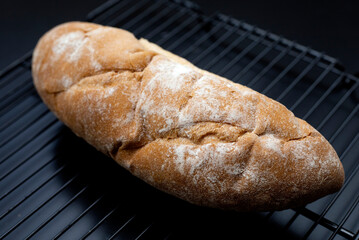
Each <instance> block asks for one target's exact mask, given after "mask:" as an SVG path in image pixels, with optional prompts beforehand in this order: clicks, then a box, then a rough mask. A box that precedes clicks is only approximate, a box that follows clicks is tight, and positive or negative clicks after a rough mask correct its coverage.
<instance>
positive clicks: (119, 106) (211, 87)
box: [32, 22, 344, 211]
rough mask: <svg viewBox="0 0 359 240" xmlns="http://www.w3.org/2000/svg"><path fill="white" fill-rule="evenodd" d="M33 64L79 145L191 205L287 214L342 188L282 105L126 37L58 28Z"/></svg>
mask: <svg viewBox="0 0 359 240" xmlns="http://www.w3.org/2000/svg"><path fill="white" fill-rule="evenodd" d="M32 64H33V65H32V69H33V78H34V83H35V86H36V89H37V90H38V92H39V94H40V96H41V97H42V99H43V100H44V102H45V103H46V104H47V105H48V106H49V108H50V109H51V110H52V111H53V112H54V113H55V114H56V116H57V117H58V118H59V119H60V120H61V121H63V122H64V123H65V124H66V125H67V126H69V127H70V128H71V129H72V130H73V131H74V132H75V133H76V134H77V135H78V136H80V137H82V138H84V139H85V140H86V141H87V142H89V143H90V144H92V145H93V146H94V147H96V148H97V149H98V150H100V151H102V152H103V153H105V154H107V155H109V156H111V157H112V158H114V159H115V160H116V161H117V162H118V163H119V164H120V165H122V166H123V167H125V168H126V169H128V170H129V171H131V172H132V173H133V174H134V175H135V176H137V177H139V178H141V179H143V180H144V181H146V182H148V183H149V184H151V185H153V186H155V187H157V188H159V189H161V190H163V191H165V192H168V193H170V194H172V195H175V196H177V197H180V198H182V199H185V200H187V201H189V202H192V203H195V204H198V205H203V206H209V207H217V208H223V209H233V210H237V211H253V210H255V211H262V210H279V209H285V208H289V207H296V206H300V205H303V204H305V203H308V202H311V201H314V200H316V199H318V198H320V197H322V196H324V195H326V194H330V193H332V192H335V191H337V190H338V189H339V188H340V187H341V186H342V184H343V181H344V171H343V167H342V165H341V162H340V160H339V158H338V156H337V154H336V152H335V150H334V149H333V148H332V146H331V145H330V144H329V143H328V142H327V140H325V138H324V137H323V136H322V135H320V133H318V132H317V131H316V130H315V129H314V128H313V127H311V126H310V125H309V124H308V123H306V122H305V121H303V120H301V119H298V118H296V117H295V116H294V115H293V113H292V112H290V111H289V110H288V109H286V108H285V107H284V106H283V105H282V104H280V103H278V102H276V101H274V100H272V99H270V98H268V97H266V96H264V95H262V94H260V93H258V92H256V91H253V90H251V89H249V88H247V87H245V86H242V85H239V84H236V83H233V82H231V81H229V80H227V79H225V78H222V77H220V76H217V75H214V74H212V73H209V72H206V71H204V70H201V69H198V68H197V67H195V66H193V65H192V64H191V63H189V62H187V61H186V60H185V59H182V58H180V57H178V56H176V55H174V54H172V53H170V52H167V51H165V50H163V49H161V48H160V47H158V46H157V45H154V44H153V43H150V42H148V41H146V40H144V39H141V40H137V39H136V38H135V37H134V36H133V35H132V34H131V33H129V32H127V31H125V30H121V29H116V28H112V27H103V26H100V25H96V24H90V23H81V22H71V23H66V24H62V25H59V26H57V27H55V28H54V29H52V30H51V31H49V32H48V33H46V34H45V35H44V36H43V37H42V38H41V39H40V41H39V43H38V45H37V47H36V49H35V51H34V55H33V63H32Z"/></svg>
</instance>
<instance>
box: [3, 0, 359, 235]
mask: <svg viewBox="0 0 359 240" xmlns="http://www.w3.org/2000/svg"><path fill="white" fill-rule="evenodd" d="M87 20H89V21H93V22H97V23H101V24H105V25H111V26H116V27H121V28H124V29H127V30H129V31H131V32H133V33H134V34H135V35H136V36H137V37H144V38H147V39H149V40H150V41H152V42H155V43H157V44H159V45H160V46H162V47H164V48H165V49H167V50H170V51H172V52H174V53H177V54H178V55H180V56H183V57H185V58H187V59H188V60H190V61H191V62H193V63H194V64H196V65H197V66H199V67H201V68H204V69H207V70H209V71H212V72H214V73H217V74H220V75H222V76H225V77H227V78H229V79H231V80H233V81H235V82H239V83H241V84H244V85H247V86H250V87H251V88H253V89H255V90H257V91H259V92H262V93H265V94H266V95H267V96H269V97H272V98H273V99H276V100H278V101H280V102H282V103H283V104H284V105H286V106H287V107H288V108H289V109H290V110H292V111H293V112H294V113H295V114H296V115H297V116H298V117H301V118H303V119H305V120H306V121H308V122H309V123H311V124H312V125H313V126H314V127H316V128H317V129H318V130H319V131H321V133H322V134H323V135H324V136H325V137H326V138H327V139H328V140H329V141H330V142H331V143H332V145H333V146H334V148H335V149H336V150H337V152H338V155H339V156H340V159H341V160H342V162H343V165H344V168H345V171H346V176H347V177H346V182H345V185H344V186H343V188H342V189H341V190H340V191H339V192H338V193H337V194H333V195H330V196H327V197H325V198H322V199H320V200H318V201H316V202H314V203H311V204H309V205H307V206H305V207H302V208H300V209H290V210H285V211H280V212H270V213H233V212H223V211H219V210H214V209H206V208H200V207H196V206H192V205H190V204H187V203H185V202H183V201H181V200H178V199H175V198H173V197H171V196H168V195H166V194H164V193H161V192H159V191H157V190H155V189H153V188H151V187H149V186H147V185H146V184H144V183H142V182H141V181H139V180H137V179H135V178H134V177H132V176H130V174H129V173H127V172H126V171H124V170H123V169H121V168H120V167H118V166H117V165H116V164H115V163H114V162H113V161H112V160H111V159H108V158H107V157H104V156H102V155H101V154H99V153H97V152H96V151H95V150H94V149H92V148H91V147H90V146H88V145H87V144H85V143H84V142H83V141H82V140H80V139H78V138H77V137H75V136H74V135H73V134H72V133H71V132H70V131H69V130H68V129H67V128H65V127H64V126H63V125H62V124H61V123H60V122H59V121H58V120H57V119H56V118H55V117H54V115H53V114H52V113H51V112H49V111H48V110H47V108H46V107H45V106H44V104H43V103H42V102H41V100H40V98H39V97H38V96H37V94H36V92H35V90H34V88H33V85H32V79H31V53H28V54H26V55H25V56H24V57H23V58H21V59H19V60H18V61H16V62H15V63H13V64H12V65H10V66H9V67H8V68H6V69H4V70H3V71H1V72H0V92H1V95H0V99H1V101H0V147H1V149H0V226H1V227H0V238H1V239H3V238H4V239H30V238H33V239H49V238H54V239H61V238H62V239H69V238H71V239H103V238H107V239H118V238H122V239H123V238H125V239H164V238H166V239H177V238H178V239H182V238H186V239H188V238H202V239H203V238H215V237H221V238H233V237H237V236H243V235H251V237H252V238H256V237H258V238H259V237H275V238H276V239H288V238H290V239H334V238H335V239H340V238H345V239H359V206H358V202H359V195H358V188H359V185H358V180H359V173H358V170H359V160H358V158H359V151H358V147H359V124H358V122H359V113H358V110H359V104H358V101H359V96H358V94H359V80H358V79H357V78H355V77H354V76H352V75H349V74H347V73H345V71H344V70H343V67H341V66H340V64H338V63H337V61H336V60H335V59H333V58H331V57H329V56H327V55H325V54H324V53H320V52H317V51H315V50H313V49H310V48H308V47H305V46H302V45H300V44H297V43H295V42H293V41H289V40H287V39H285V38H283V37H280V36H277V35H275V34H272V33H270V32H267V31H265V30H262V29H260V28H257V27H254V26H251V25H249V24H247V23H244V22H241V21H238V20H236V19H233V18H231V17H228V16H225V15H222V14H216V15H214V16H205V15H204V14H202V13H201V12H200V9H199V8H198V6H196V5H195V4H193V3H191V2H188V1H181V0H178V1H172V2H168V1H162V0H158V1H151V0H141V1H138V2H136V4H133V2H132V1H130V0H121V1H120V0H111V1H108V2H106V3H105V4H103V5H102V6H100V7H99V8H97V9H95V10H94V11H92V12H91V13H90V14H89V15H88V19H87ZM259 229H261V230H259Z"/></svg>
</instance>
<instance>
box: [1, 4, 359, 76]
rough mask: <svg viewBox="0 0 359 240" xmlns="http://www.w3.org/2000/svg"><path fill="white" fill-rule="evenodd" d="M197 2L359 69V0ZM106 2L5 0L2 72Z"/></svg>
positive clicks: (355, 70) (206, 9) (205, 8)
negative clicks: (54, 30)
mask: <svg viewBox="0 0 359 240" xmlns="http://www.w3.org/2000/svg"><path fill="white" fill-rule="evenodd" d="M193 1H194V2H196V3H197V4H198V5H200V6H201V9H202V10H203V11H204V12H205V13H206V14H208V15H209V14H212V13H214V12H222V13H225V14H227V15H231V16H233V17H235V18H237V19H241V20H245V21H246V22H248V23H251V24H253V25H256V26H258V27H260V28H264V29H267V30H270V31H272V32H274V33H276V34H278V35H282V36H284V37H286V38H288V39H290V40H296V41H297V42H299V43H301V44H303V45H306V46H310V47H312V48H314V49H316V50H318V51H323V52H325V53H327V54H328V55H330V56H332V57H335V58H337V59H339V61H340V62H341V63H342V64H343V65H344V66H345V68H346V69H347V71H348V72H350V73H358V72H359V11H358V10H359V1H354V0H352V1H345V0H344V1H339V0H335V1H309V0H306V1H289V0H287V1H284V0H272V1H268V0H250V1H249V0H247V1H243V0H242V1H233V0H232V1H231V0H220V1H218V0H217V1H216V0H193ZM103 2H105V1H104V0H86V1H85V0H83V1H80V0H62V1H49V0H47V1H46V0H34V1H28V0H11V1H6V0H5V1H4V0H1V1H0V56H1V57H0V70H1V69H3V68H4V67H5V66H6V65H8V64H9V63H11V62H12V61H14V60H16V59H17V58H18V57H20V56H22V55H23V54H24V53H26V52H27V51H29V50H31V49H32V48H34V46H35V44H36V42H37V40H38V38H39V37H40V36H41V35H42V34H43V33H45V32H46V31H47V30H48V29H50V28H51V27H53V26H55V25H56V24H59V23H62V22H65V21H71V20H84V19H85V17H86V14H87V13H88V12H89V11H91V10H92V9H94V8H95V7H97V6H99V5H100V4H101V3H103ZM133 2H134V4H135V2H136V1H133Z"/></svg>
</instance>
